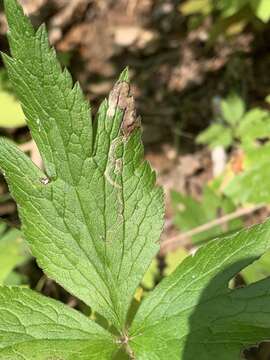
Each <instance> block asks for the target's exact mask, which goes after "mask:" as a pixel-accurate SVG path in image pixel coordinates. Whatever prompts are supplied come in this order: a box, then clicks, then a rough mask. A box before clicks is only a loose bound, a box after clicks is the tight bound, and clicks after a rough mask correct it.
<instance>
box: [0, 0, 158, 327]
mask: <svg viewBox="0 0 270 360" xmlns="http://www.w3.org/2000/svg"><path fill="white" fill-rule="evenodd" d="M5 4H6V15H7V19H8V24H9V42H10V46H11V54H12V58H11V57H8V56H7V55H4V61H5V64H6V66H7V69H8V73H9V76H10V79H11V82H12V84H13V86H14V88H15V89H16V92H17V95H18V98H19V100H20V101H21V103H22V108H23V110H24V113H25V115H26V118H27V124H28V126H29V128H30V130H31V133H32V136H33V138H34V140H35V141H36V143H37V146H38V148H39V151H40V153H41V154H42V157H43V160H44V164H45V172H46V175H45V174H44V173H43V172H42V171H41V170H40V169H38V168H37V167H36V166H35V165H34V164H33V163H32V162H31V161H30V159H29V158H28V157H26V156H25V155H24V154H23V153H22V152H21V151H20V150H19V149H17V148H16V147H15V146H14V145H13V144H12V143H10V142H9V141H7V140H5V139H1V140H0V167H1V168H2V170H3V171H4V173H5V174H6V179H7V181H8V183H9V187H10V190H11V193H12V195H13V197H14V198H15V200H16V201H17V203H18V206H19V214H20V217H21V220H22V224H23V227H22V229H23V233H24V236H25V238H26V240H27V242H28V244H29V245H30V247H31V250H32V253H33V255H34V256H35V257H36V258H37V260H38V263H39V265H40V266H41V267H42V268H43V270H44V271H45V273H46V274H47V275H48V276H49V277H51V278H53V279H55V280H56V281H57V282H58V283H59V284H61V285H62V286H63V287H64V288H66V289H67V290H68V291H70V292H71V293H72V294H74V295H75V296H77V297H78V298H80V299H81V300H83V301H84V302H85V303H86V304H87V305H89V306H91V308H92V309H93V310H95V311H97V312H99V313H100V314H101V315H103V316H104V317H105V318H106V319H107V320H108V321H110V322H112V323H113V324H114V325H115V326H116V327H117V328H118V329H119V330H122V331H124V330H123V329H124V324H125V318H126V315H127V312H128V308H129V305H130V302H131V300H132V298H133V294H134V293H135V290H136V288H137V286H138V284H139V282H140V280H141V279H142V277H143V275H144V273H145V271H146V269H147V268H148V266H149V264H150V262H151V260H152V258H153V256H154V255H155V254H156V252H157V251H158V249H159V245H158V239H159V236H160V232H161V228H162V224H163V211H164V210H163V194H162V190H161V189H160V188H157V187H156V186H155V174H154V173H153V172H152V170H151V168H150V166H149V164H148V163H147V162H146V161H143V147H142V143H141V132H140V128H139V121H138V118H137V117H136V114H135V109H134V100H133V98H132V97H131V95H130V87H129V83H128V74H127V71H124V72H123V74H122V75H121V77H120V79H119V81H118V82H117V83H116V85H115V87H114V89H113V90H112V92H111V94H110V96H109V99H108V100H105V101H104V102H103V104H102V105H101V107H100V109H99V112H98V116H97V120H96V122H95V124H94V126H92V122H91V119H90V110H89V105H88V103H87V102H86V101H85V99H84V98H83V95H82V92H81V89H80V87H79V86H78V84H76V85H75V86H74V87H73V85H72V80H71V76H70V74H69V73H68V71H67V70H64V71H62V69H61V67H60V65H59V63H58V61H57V59H56V55H55V52H54V51H53V50H52V49H51V48H50V47H49V44H48V39H47V34H46V31H45V28H44V26H41V27H40V28H39V29H38V30H37V32H35V31H34V29H33V27H32V25H31V24H30V22H29V20H28V19H27V18H26V17H24V16H23V14H22V9H21V8H20V7H19V6H18V4H17V2H16V1H15V0H7V1H6V2H5Z"/></svg>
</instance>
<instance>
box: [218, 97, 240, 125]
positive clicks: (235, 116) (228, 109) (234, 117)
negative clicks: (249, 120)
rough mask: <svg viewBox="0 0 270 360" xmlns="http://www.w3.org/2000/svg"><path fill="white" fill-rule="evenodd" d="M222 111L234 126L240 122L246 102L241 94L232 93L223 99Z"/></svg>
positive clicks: (225, 118) (228, 121)
mask: <svg viewBox="0 0 270 360" xmlns="http://www.w3.org/2000/svg"><path fill="white" fill-rule="evenodd" d="M221 112H222V116H223V118H224V120H225V121H227V123H228V124H230V125H232V126H234V125H236V124H238V123H239V121H240V120H241V118H242V117H243V115H244V113H245V103H244V101H243V99H242V98H241V97H240V96H238V95H237V94H235V93H232V94H230V95H229V96H228V97H227V98H226V99H224V100H222V102H221Z"/></svg>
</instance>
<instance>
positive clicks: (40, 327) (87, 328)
mask: <svg viewBox="0 0 270 360" xmlns="http://www.w3.org/2000/svg"><path fill="white" fill-rule="evenodd" d="M0 304H1V307H0V358H1V359H3V360H8V359H10V360H11V359H13V360H14V359H16V360H21V359H22V360H23V359H27V360H48V359H60V358H61V360H73V359H75V358H76V360H99V359H104V360H105V359H108V360H109V359H111V358H112V355H113V354H114V353H115V352H116V351H117V350H118V346H117V344H116V340H115V339H114V338H113V336H112V335H110V334H109V333H108V332H106V331H105V330H103V329H102V328H101V327H100V326H98V325H97V324H95V323H94V322H93V321H91V320H89V319H87V317H86V316H83V315H81V314H80V313H79V312H77V311H75V310H73V309H70V308H68V307H67V306H65V305H63V304H61V303H60V302H58V301H55V300H52V299H49V298H46V297H45V296H41V295H39V294H37V293H35V292H34V291H32V290H29V289H22V288H19V287H14V288H12V287H11V288H9V287H0Z"/></svg>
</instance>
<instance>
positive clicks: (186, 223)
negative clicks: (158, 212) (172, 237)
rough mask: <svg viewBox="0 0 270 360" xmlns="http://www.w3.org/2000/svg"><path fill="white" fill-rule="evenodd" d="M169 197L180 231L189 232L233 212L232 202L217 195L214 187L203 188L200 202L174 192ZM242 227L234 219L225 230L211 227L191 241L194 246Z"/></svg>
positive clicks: (175, 221) (237, 220) (221, 195)
mask: <svg viewBox="0 0 270 360" xmlns="http://www.w3.org/2000/svg"><path fill="white" fill-rule="evenodd" d="M212 185H214V183H213V184H212ZM171 196H172V204H173V207H174V210H175V217H174V223H175V225H176V226H177V227H178V228H179V229H181V230H182V231H188V230H191V229H193V228H195V227H198V226H200V225H203V224H205V223H208V222H209V221H211V220H214V219H216V218H217V217H219V216H221V215H225V214H229V213H231V212H233V211H234V210H235V205H234V204H233V202H232V201H231V200H230V199H229V198H228V197H226V196H224V195H223V194H219V193H218V192H217V191H216V189H214V186H210V185H207V186H205V188H204V189H203V194H202V199H201V201H198V200H195V199H194V198H192V197H191V196H188V195H183V194H181V193H178V192H175V191H173V192H172V194H171ZM242 225H243V223H242V221H241V220H240V219H235V220H232V221H230V222H228V224H226V228H224V227H221V226H215V227H212V228H211V229H209V230H207V231H203V232H201V233H199V234H197V235H194V236H192V239H191V240H192V242H193V243H194V244H198V243H200V242H202V241H205V240H209V239H211V238H214V237H216V236H218V235H220V234H221V233H223V232H224V231H225V232H227V231H233V230H235V229H239V228H241V227H242Z"/></svg>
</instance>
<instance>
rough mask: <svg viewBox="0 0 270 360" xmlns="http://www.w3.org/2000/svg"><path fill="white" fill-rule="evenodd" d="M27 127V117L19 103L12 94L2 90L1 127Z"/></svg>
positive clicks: (0, 106) (0, 103)
mask: <svg viewBox="0 0 270 360" xmlns="http://www.w3.org/2000/svg"><path fill="white" fill-rule="evenodd" d="M24 125H25V116H24V114H23V111H22V108H21V106H20V104H19V103H18V101H17V100H16V99H15V97H14V96H13V95H12V94H9V93H8V92H7V91H4V90H1V88H0V127H7V128H10V127H19V126H24Z"/></svg>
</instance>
